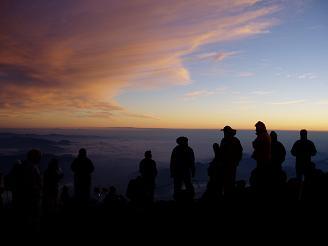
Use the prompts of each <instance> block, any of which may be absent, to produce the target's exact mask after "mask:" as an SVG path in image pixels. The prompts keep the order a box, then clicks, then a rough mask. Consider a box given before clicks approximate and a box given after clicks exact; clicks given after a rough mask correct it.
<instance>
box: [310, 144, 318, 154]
mask: <svg viewBox="0 0 328 246" xmlns="http://www.w3.org/2000/svg"><path fill="white" fill-rule="evenodd" d="M316 154H317V149H316V147H315V145H314V143H313V142H312V151H311V155H312V156H315V155H316Z"/></svg>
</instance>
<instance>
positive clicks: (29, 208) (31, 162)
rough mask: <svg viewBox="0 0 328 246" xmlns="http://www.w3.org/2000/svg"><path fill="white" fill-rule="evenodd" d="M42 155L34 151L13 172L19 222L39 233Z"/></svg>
mask: <svg viewBox="0 0 328 246" xmlns="http://www.w3.org/2000/svg"><path fill="white" fill-rule="evenodd" d="M41 157H42V154H41V152H40V151H39V150H36V149H32V150H30V151H29V152H28V153H27V159H26V160H25V161H23V163H22V164H18V163H17V165H15V170H14V171H13V174H12V175H13V176H14V177H13V184H12V185H13V189H14V191H15V195H14V197H15V198H14V199H15V201H14V202H15V209H16V212H17V215H18V216H19V220H20V221H21V222H23V223H28V225H29V226H30V227H29V228H27V229H28V230H31V231H37V230H38V229H39V228H38V226H39V222H40V221H39V219H40V207H41V192H42V178H41V174H40V169H39V163H40V161H41Z"/></svg>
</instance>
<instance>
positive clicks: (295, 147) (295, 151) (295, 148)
mask: <svg viewBox="0 0 328 246" xmlns="http://www.w3.org/2000/svg"><path fill="white" fill-rule="evenodd" d="M290 153H291V154H292V155H293V156H296V155H297V142H296V143H294V145H293V148H292V150H291V151H290Z"/></svg>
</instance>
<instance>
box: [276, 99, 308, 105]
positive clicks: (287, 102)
mask: <svg viewBox="0 0 328 246" xmlns="http://www.w3.org/2000/svg"><path fill="white" fill-rule="evenodd" d="M305 102H306V100H303V99H300V100H290V101H281V102H271V103H269V104H271V105H292V104H300V103H305Z"/></svg>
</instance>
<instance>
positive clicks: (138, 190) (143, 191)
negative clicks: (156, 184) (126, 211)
mask: <svg viewBox="0 0 328 246" xmlns="http://www.w3.org/2000/svg"><path fill="white" fill-rule="evenodd" d="M126 196H127V198H129V199H130V201H131V204H133V205H134V206H143V205H145V204H146V203H148V202H149V197H148V195H147V188H146V184H145V182H144V179H143V178H142V177H141V176H138V177H137V178H135V179H131V180H130V182H129V184H128V188H127V191H126Z"/></svg>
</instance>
